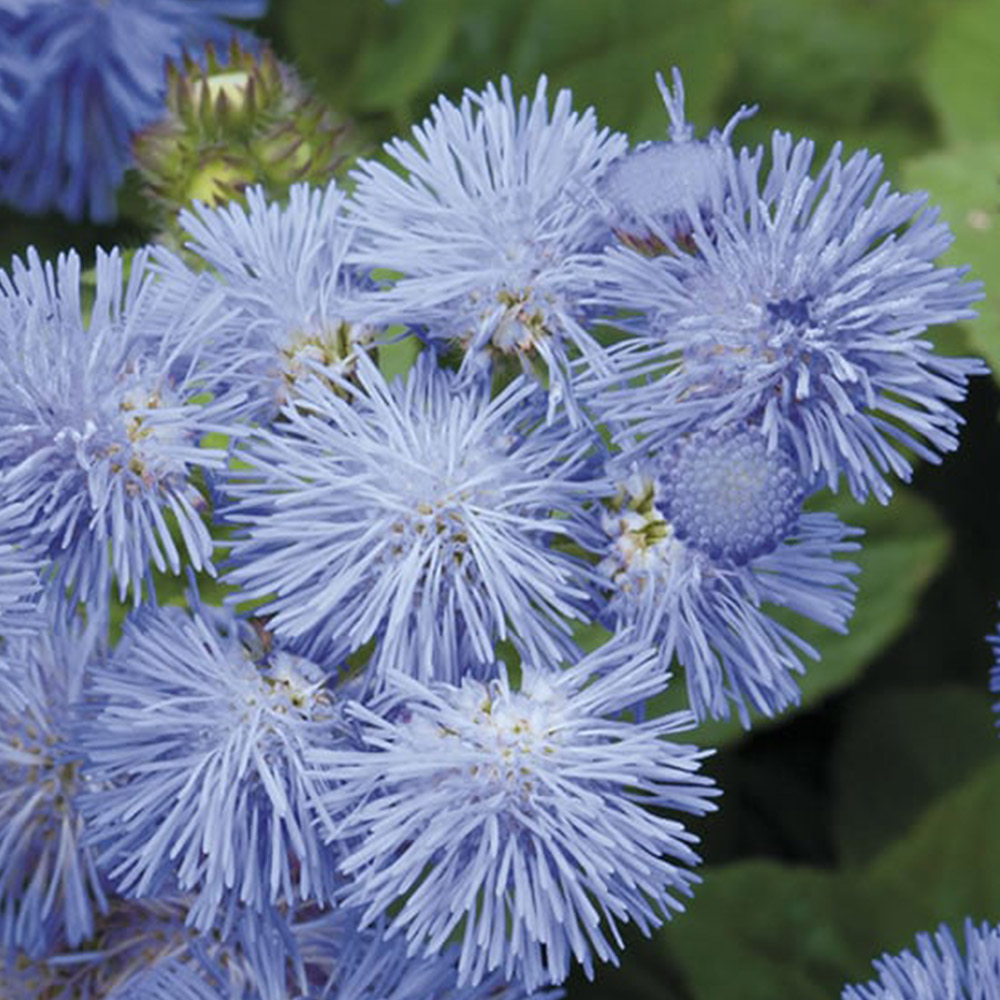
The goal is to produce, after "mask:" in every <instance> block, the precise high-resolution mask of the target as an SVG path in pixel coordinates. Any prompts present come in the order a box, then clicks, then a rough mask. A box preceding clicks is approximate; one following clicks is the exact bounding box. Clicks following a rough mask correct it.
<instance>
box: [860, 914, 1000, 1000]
mask: <svg viewBox="0 0 1000 1000" xmlns="http://www.w3.org/2000/svg"><path fill="white" fill-rule="evenodd" d="M874 966H875V971H876V972H877V973H878V979H873V980H872V981H871V982H868V983H864V984H857V985H851V986H845V987H844V991H843V993H842V994H841V1000H996V998H997V997H998V996H1000V928H997V927H992V926H990V925H989V924H986V923H984V924H981V925H980V926H978V927H977V926H976V925H975V924H974V923H973V922H972V920H971V919H968V918H967V919H966V921H965V949H964V954H963V952H962V950H961V949H960V947H959V945H958V944H957V943H956V942H955V938H954V936H953V935H952V932H951V930H950V929H949V928H948V926H947V925H946V924H942V925H941V926H940V927H939V928H938V930H937V931H936V932H935V933H934V934H933V935H931V934H928V933H922V934H918V935H917V948H916V953H914V952H913V951H911V950H909V949H907V950H905V951H902V952H900V953H899V954H898V955H889V954H885V955H883V956H882V957H881V958H878V959H876V960H875V962H874Z"/></svg>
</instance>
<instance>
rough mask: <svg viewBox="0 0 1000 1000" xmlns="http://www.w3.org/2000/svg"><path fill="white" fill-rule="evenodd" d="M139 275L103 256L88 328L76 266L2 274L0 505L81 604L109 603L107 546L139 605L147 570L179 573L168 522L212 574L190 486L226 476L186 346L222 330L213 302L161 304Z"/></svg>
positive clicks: (142, 257)
mask: <svg viewBox="0 0 1000 1000" xmlns="http://www.w3.org/2000/svg"><path fill="white" fill-rule="evenodd" d="M146 268H147V256H146V254H145V253H144V252H139V253H137V254H136V256H135V258H134V259H133V261H132V269H131V274H130V276H129V277H128V279H127V280H126V279H124V278H123V264H122V258H121V256H120V254H119V253H118V252H117V251H115V252H112V253H111V254H107V255H106V254H103V253H101V254H99V255H98V259H97V289H96V298H95V301H94V303H93V306H92V308H91V312H90V320H89V323H87V322H85V321H84V319H83V311H82V307H81V301H80V260H79V258H78V257H77V256H76V255H75V254H72V253H71V254H69V255H66V256H61V257H60V258H59V259H58V261H57V262H56V265H55V266H54V267H53V266H52V265H51V264H48V263H42V261H41V260H40V259H39V258H38V256H37V254H35V253H34V252H33V251H32V252H29V256H28V262H27V265H25V264H23V263H22V262H21V261H20V260H18V259H15V261H14V265H13V269H12V272H11V273H10V274H7V273H5V272H0V498H2V499H3V502H4V503H5V504H7V505H13V508H16V509H18V510H21V511H22V512H24V514H25V516H26V517H27V518H28V520H29V522H30V523H29V524H28V525H27V527H25V529H24V538H25V539H26V540H31V541H32V544H37V545H38V546H39V547H41V549H42V550H43V552H44V553H45V555H47V557H48V558H49V559H54V560H57V571H58V573H59V574H60V579H61V580H62V581H63V582H64V583H65V584H67V585H69V586H72V587H76V588H77V589H78V593H79V597H80V598H81V599H82V600H86V599H88V598H89V597H91V596H92V595H93V596H95V597H96V598H97V599H100V598H101V597H102V596H103V594H104V593H105V591H106V589H107V583H108V573H109V565H108V548H109V545H110V549H111V565H110V569H111V570H113V572H114V575H115V577H116V578H117V580H118V584H119V591H120V594H121V596H122V597H124V596H125V594H126V592H127V590H128V588H129V587H131V588H132V591H133V596H134V598H135V601H136V603H138V601H139V593H140V584H141V583H142V581H143V578H144V577H145V576H146V575H147V573H148V571H149V566H150V564H151V563H152V564H153V565H155V566H156V567H157V568H158V569H159V570H161V571H166V570H167V569H168V568H169V569H170V570H171V571H172V572H174V573H178V572H180V569H181V555H180V552H179V551H178V547H177V545H176V544H175V542H174V540H173V537H172V535H171V532H170V530H169V528H168V525H167V521H166V518H165V515H167V514H169V515H172V516H173V517H174V518H175V519H176V522H177V524H178V526H179V528H180V531H181V535H182V538H183V543H184V548H185V550H186V555H187V560H188V562H189V563H190V564H191V565H192V566H193V567H194V568H195V569H197V570H200V569H203V568H204V569H209V568H210V562H209V560H210V556H211V552H212V546H213V543H212V540H211V538H210V537H209V535H208V531H207V530H206V528H205V526H204V525H203V524H202V521H201V518H200V515H199V508H200V507H201V506H203V504H204V500H203V498H202V496H201V494H200V493H199V492H198V490H197V488H196V487H195V486H194V485H193V483H192V480H191V473H192V471H193V470H194V469H195V468H196V467H198V466H207V467H212V466H216V467H217V466H220V465H222V464H223V463H224V460H225V454H224V453H223V452H221V451H219V450H212V449H208V448H201V447H199V441H200V439H201V436H202V435H203V434H204V433H205V432H206V431H208V430H216V429H219V427H220V423H221V426H222V427H223V428H224V427H225V423H224V417H223V414H224V412H225V410H224V408H223V407H222V406H221V405H218V404H209V405H201V404H200V403H197V402H194V399H195V397H196V396H198V394H199V393H201V392H203V391H204V390H205V389H206V383H205V381H204V380H203V379H202V378H201V376H200V375H199V374H198V372H197V353H196V351H194V349H193V347H192V345H193V344H195V343H197V341H198V339H199V338H201V337H202V336H204V333H205V331H206V330H211V329H212V327H213V326H215V325H217V324H218V323H219V322H220V320H221V319H222V317H223V314H222V313H221V300H220V299H219V298H218V297H215V298H213V299H207V300H205V301H203V302H200V303H196V304H194V305H192V306H191V307H190V308H177V306H176V304H173V303H171V304H165V303H164V302H163V300H162V297H161V292H160V289H159V287H158V286H157V285H156V284H155V283H154V282H153V281H152V280H151V278H150V275H149V274H148V272H147V269H146Z"/></svg>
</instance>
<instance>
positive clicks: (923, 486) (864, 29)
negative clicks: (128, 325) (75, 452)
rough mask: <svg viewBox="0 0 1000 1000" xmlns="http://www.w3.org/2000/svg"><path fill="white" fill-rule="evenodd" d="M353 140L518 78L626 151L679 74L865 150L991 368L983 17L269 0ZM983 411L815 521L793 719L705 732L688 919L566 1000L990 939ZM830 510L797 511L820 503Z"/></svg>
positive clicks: (785, 988)
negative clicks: (975, 300) (708, 791)
mask: <svg viewBox="0 0 1000 1000" xmlns="http://www.w3.org/2000/svg"><path fill="white" fill-rule="evenodd" d="M257 27H258V31H259V33H260V34H262V35H264V36H265V37H267V38H269V39H271V41H272V42H273V44H274V46H275V47H276V49H277V51H278V53H279V55H281V56H282V57H284V58H285V59H287V60H288V61H290V62H292V63H294V64H295V65H296V66H297V67H298V68H299V70H300V72H301V73H302V74H303V75H304V76H305V78H306V79H307V80H310V81H311V82H312V83H313V84H314V85H315V86H316V87H317V88H318V89H319V91H320V92H321V93H322V94H323V95H324V96H325V97H326V98H327V99H328V100H329V102H330V103H331V104H333V105H334V106H335V107H336V108H337V109H338V110H340V111H342V112H344V113H346V114H347V115H349V116H350V117H351V118H352V119H353V120H354V122H355V123H356V127H357V135H358V138H359V141H360V142H361V144H362V146H363V147H364V148H365V149H366V150H367V151H368V152H370V153H372V154H373V155H374V154H377V151H378V146H379V144H380V142H382V141H383V140H385V139H387V138H389V137H390V136H392V135H393V134H396V133H399V132H403V131H405V130H406V129H408V127H409V125H410V124H411V123H412V122H414V121H416V120H419V119H420V118H421V117H422V116H423V115H424V113H425V112H426V109H427V107H428V104H429V103H430V102H431V101H432V100H433V99H434V98H435V97H436V96H437V95H438V94H439V93H442V92H443V93H445V94H448V95H450V96H452V97H457V96H459V95H460V93H461V91H462V89H463V87H465V86H469V87H473V88H480V87H481V86H482V85H483V84H484V83H485V82H486V81H487V80H491V79H496V78H498V77H499V76H500V75H501V74H503V73H507V74H509V75H510V76H511V77H512V79H513V81H514V84H515V89H516V90H521V91H523V90H529V89H532V88H533V86H534V83H535V80H536V79H537V77H538V75H539V74H540V73H546V74H548V76H549V78H550V82H551V86H552V89H553V90H554V89H556V88H559V87H570V88H572V90H573V92H574V94H575V100H576V104H577V106H578V107H583V106H585V105H589V104H592V105H594V106H595V107H596V109H597V111H598V115H599V117H600V118H601V120H602V121H603V122H604V123H605V124H607V125H610V126H612V127H614V128H618V129H623V130H627V131H629V132H630V134H631V135H632V136H633V138H634V139H636V140H640V139H651V138H663V137H665V132H666V125H667V120H666V115H665V112H664V109H663V106H662V102H661V100H660V97H659V94H658V92H657V90H656V87H655V85H654V82H653V74H654V72H655V71H656V70H658V69H659V70H663V71H664V72H669V69H670V67H671V66H673V65H676V66H678V67H680V69H681V70H682V72H683V74H684V80H685V85H686V89H687V96H688V112H689V117H690V118H691V119H692V120H693V121H694V123H695V124H696V125H697V127H698V128H699V131H702V132H703V131H705V130H707V129H708V128H710V127H712V126H719V127H721V126H722V125H724V124H725V122H726V121H727V120H728V118H729V117H730V115H731V114H732V113H733V112H734V111H735V110H736V109H737V108H738V107H739V105H740V104H743V103H757V104H759V105H760V111H759V113H758V114H757V116H756V117H755V118H754V119H752V120H751V121H749V122H747V123H745V124H743V125H741V126H740V127H739V129H738V131H737V141H738V142H742V143H747V144H754V143H757V142H761V141H765V140H766V139H767V137H768V136H769V134H770V132H771V130H772V129H774V128H781V129H786V130H789V131H791V132H793V133H795V134H797V135H806V136H811V137H813V138H814V139H815V140H816V141H817V143H818V146H819V152H820V154H821V155H825V153H826V152H827V151H828V150H829V149H830V148H831V147H832V145H833V144H834V143H835V142H842V143H843V144H844V147H845V150H846V151H848V152H849V151H851V150H853V149H857V148H860V147H867V148H869V149H872V150H876V151H879V152H881V153H882V154H883V155H884V157H885V161H886V172H887V175H888V177H889V178H890V179H891V180H892V181H893V183H895V184H897V185H901V186H904V187H907V188H925V189H927V190H929V191H930V192H931V196H932V201H933V202H934V203H936V204H938V205H940V206H941V210H942V212H943V213H944V216H945V217H946V218H947V219H948V221H949V222H950V223H951V225H952V228H953V230H954V232H955V235H956V242H955V247H954V248H953V250H952V251H951V252H950V254H949V262H953V263H954V262H962V263H968V264H970V265H971V267H972V272H973V274H974V275H975V276H976V277H978V278H981V279H983V280H984V281H985V282H986V284H987V289H988V297H987V299H986V301H985V302H984V303H983V305H982V310H981V312H982V315H981V318H980V319H979V320H977V321H976V322H975V323H970V324H967V325H966V326H964V327H962V328H949V329H946V330H942V331H937V332H935V334H934V338H935V340H936V341H937V343H938V344H939V347H940V349H941V350H942V351H945V352H949V353H967V352H973V353H979V354H982V355H984V356H985V357H986V358H987V359H988V360H989V361H990V363H991V364H992V365H993V367H994V369H995V370H997V371H1000V280H998V278H1000V0H629V2H622V0H464V2H463V0H401V2H399V3H397V4H394V5H390V4H387V3H384V2H383V0H271V10H270V12H269V14H268V16H267V17H266V18H265V19H264V21H262V22H260V24H259V25H258V26H257ZM142 236H143V234H142V232H141V230H140V229H139V228H138V227H136V226H135V225H131V224H130V223H129V222H128V220H127V219H125V220H122V222H120V223H119V224H118V225H116V226H115V227H108V228H98V227H92V226H76V227H74V226H70V225H69V224H67V223H65V222H64V221H63V220H61V219H59V218H57V217H44V218H31V219H29V218H25V217H22V216H19V215H18V214H17V213H16V212H14V211H12V210H11V209H9V208H8V209H0V258H2V260H3V261H4V262H6V261H7V260H8V259H9V257H10V255H11V254H13V253H21V252H23V249H24V247H25V246H27V245H28V244H30V243H34V244H36V245H37V246H38V247H39V249H40V250H41V251H42V253H43V254H50V255H51V254H55V253H56V252H58V251H59V250H60V249H64V248H67V247H69V246H75V247H77V248H78V249H79V250H81V252H83V253H84V254H85V255H89V254H91V253H92V251H93V248H94V246H95V245H97V244H103V245H109V244H111V243H114V242H126V243H135V242H137V241H138V240H140V239H141V238H142ZM998 411H1000V395H998V391H997V387H996V384H995V382H994V381H992V380H990V379H987V378H983V379H980V380H978V382H977V384H976V385H975V387H974V389H973V391H972V393H971V396H970V399H969V401H968V403H967V404H966V406H965V407H964V413H965V416H966V419H967V421H968V423H967V427H966V429H965V433H964V437H963V444H962V448H961V450H960V451H959V452H958V453H957V454H956V455H953V456H951V457H949V458H948V459H947V460H946V461H945V462H944V464H943V465H942V466H937V467H930V466H928V467H923V468H921V469H920V470H919V471H918V473H917V475H916V477H915V481H914V483H913V484H912V486H911V487H909V488H908V489H906V490H902V491H900V493H899V494H898V496H897V497H896V499H895V500H894V501H893V503H892V504H891V505H890V506H889V507H887V508H879V507H877V506H870V507H868V508H866V509H863V510H862V509H859V508H857V507H856V505H854V504H852V503H850V502H848V501H845V500H843V499H842V498H841V499H837V500H835V501H832V502H833V503H834V504H835V506H836V507H837V508H838V510H840V512H841V514H842V516H843V517H844V518H845V519H846V520H848V521H849V522H851V523H855V524H860V525H862V526H864V527H865V528H866V530H867V533H868V534H867V538H866V540H865V550H864V553H863V555H862V557H861V559H860V560H859V562H861V563H862V565H863V573H862V576H861V578H860V586H861V590H860V594H859V604H858V611H857V615H856V618H855V622H854V627H853V628H852V631H851V634H850V635H849V636H847V637H840V636H834V637H830V636H826V635H822V634H820V633H818V632H815V633H814V632H813V631H812V630H810V631H809V632H808V635H809V637H810V638H811V639H813V638H814V641H815V642H816V643H817V645H818V646H819V647H820V648H821V650H822V653H823V658H822V661H821V662H820V663H818V664H815V665H813V666H812V667H811V668H810V670H809V673H808V676H807V677H806V678H805V680H804V682H803V704H802V706H801V708H800V709H799V710H798V711H797V712H794V713H790V714H788V715H785V716H783V717H782V718H780V719H777V720H774V721H773V722H771V723H769V724H767V725H761V726H759V727H757V728H755V729H754V731H753V733H751V734H744V733H742V732H741V731H740V730H739V729H738V728H736V727H733V726H707V727H705V728H704V729H703V730H702V731H701V732H700V733H699V734H698V736H697V737H696V739H697V740H698V741H699V742H701V743H703V744H705V745H714V746H718V747H719V748H720V749H719V752H718V754H717V755H716V756H715V757H714V758H712V759H711V760H710V761H709V764H708V769H709V770H710V772H711V773H712V774H714V775H715V776H716V778H717V779H718V781H719V782H720V784H721V785H722V787H723V789H724V797H723V800H722V805H721V809H720V811H719V813H718V814H717V815H715V816H712V817H709V818H708V819H706V820H705V821H704V822H701V823H699V824H697V826H698V830H699V832H700V834H701V835H702V837H703V848H704V850H703V854H704V859H705V867H704V869H703V876H704V883H703V885H702V886H701V887H700V888H699V890H698V892H697V893H696V896H695V898H694V899H693V900H692V901H691V902H690V904H689V907H688V912H687V913H686V914H684V915H683V916H681V917H679V918H677V919H676V920H674V921H673V922H672V924H671V925H670V926H668V927H667V928H666V929H665V930H663V931H662V932H660V933H659V934H657V935H656V936H654V938H652V939H651V940H649V941H645V940H643V939H642V938H641V937H639V936H635V935H633V936H632V938H630V940H629V946H628V948H627V950H626V952H625V954H624V957H623V961H622V968H621V969H620V970H615V969H613V968H610V967H609V968H601V969H600V970H599V972H598V975H597V978H596V982H595V983H593V984H588V983H587V982H586V981H584V980H583V979H582V978H580V979H579V980H577V979H574V980H573V981H572V983H571V985H570V989H569V996H570V997H571V998H585V997H592V998H599V997H636V998H650V1000H653V998H667V1000H670V998H677V1000H730V998H732V1000H758V998H760V1000H764V998H767V1000H775V998H782V1000H813V998H816V1000H819V998H829V997H837V996H839V994H840V990H841V987H842V985H843V984H844V983H845V982H848V981H855V980H860V979H866V978H868V977H869V975H870V970H871V966H870V962H871V959H872V958H874V957H875V956H876V955H878V954H879V953H881V952H882V951H886V950H888V951H897V950H899V949H900V948H902V947H904V946H907V945H909V944H910V943H911V942H912V938H913V935H914V934H915V933H916V932H917V931H919V930H923V929H927V930H930V929H933V928H935V927H936V926H937V925H938V924H939V923H940V922H942V921H948V922H950V923H951V924H952V926H953V927H955V928H956V929H958V925H959V922H960V921H961V920H962V919H963V918H964V917H965V916H966V915H968V916H971V917H973V918H974V919H976V920H988V921H990V922H993V923H997V922H1000V865H997V864H996V863H995V860H994V853H995V850H996V845H997V844H998V842H1000V754H998V749H1000V746H998V743H997V739H996V733H995V730H994V725H993V719H992V716H991V711H990V705H991V697H990V695H989V691H988V674H989V668H990V665H991V663H992V656H991V652H990V649H989V647H988V645H987V643H986V640H985V636H986V635H987V633H989V632H991V631H993V630H994V628H995V624H996V621H997V619H998V617H1000V613H998V612H997V608H996V602H997V599H998V598H1000V517H998V509H997V507H998V504H997V491H996V487H997V480H998V477H997V475H996V469H997V468H998V467H1000V465H998V463H1000V427H998V422H997V414H998ZM830 503H831V499H830V498H829V497H824V498H821V504H822V505H823V506H828V505H829V504H830Z"/></svg>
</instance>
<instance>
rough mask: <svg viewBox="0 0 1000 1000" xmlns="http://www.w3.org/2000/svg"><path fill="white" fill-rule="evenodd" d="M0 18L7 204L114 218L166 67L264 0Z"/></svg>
mask: <svg viewBox="0 0 1000 1000" xmlns="http://www.w3.org/2000/svg"><path fill="white" fill-rule="evenodd" d="M4 7H5V10H4V11H0V199H3V200H5V201H9V202H11V203H12V204H15V205H16V206H17V207H18V208H19V209H21V210H24V211H29V212H39V211H44V210H46V209H49V208H55V209H58V210H59V211H60V212H62V213H63V214H65V215H67V216H69V217H70V218H73V219H79V218H81V217H82V216H83V215H84V214H87V215H89V216H90V217H91V218H93V219H95V220H98V221H103V220H107V219H110V218H112V217H113V216H114V214H115V192H116V189H117V187H118V185H119V184H120V183H121V180H122V176H123V175H124V173H125V169H126V167H127V166H128V165H129V161H130V145H131V142H132V137H133V136H134V135H135V133H136V132H137V131H138V130H139V129H140V128H141V127H142V126H144V125H146V124H147V123H149V122H150V121H153V120H154V119H156V118H157V117H158V116H159V115H160V114H162V112H163V101H164V93H165V91H166V79H165V75H164V63H165V61H166V60H167V59H174V58H177V57H178V56H180V54H181V52H182V51H183V50H184V47H185V46H186V45H193V46H198V47H200V46H202V45H204V44H205V42H207V41H216V42H218V41H223V40H224V39H225V37H226V35H227V34H228V31H229V29H228V28H227V27H226V25H225V23H224V22H223V21H222V20H221V18H222V17H256V16H257V15H259V14H261V13H262V12H263V9H264V2H263V0H21V2H18V3H16V4H14V5H13V7H12V5H11V4H10V3H9V2H8V3H5V4H4Z"/></svg>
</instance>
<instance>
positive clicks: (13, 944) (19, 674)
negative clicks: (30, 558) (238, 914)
mask: <svg viewBox="0 0 1000 1000" xmlns="http://www.w3.org/2000/svg"><path fill="white" fill-rule="evenodd" d="M45 615H46V627H45V628H44V629H42V630H40V631H39V632H37V633H36V634H35V635H32V636H30V637H28V636H23V637H16V638H13V639H7V640H6V641H5V642H4V644H3V648H2V658H3V661H4V669H3V673H2V674H0V688H2V686H3V684H8V685H10V687H11V688H12V689H13V692H14V694H15V696H16V697H14V698H13V699H8V698H3V697H0V955H2V954H3V952H4V951H5V950H8V949H13V950H15V951H23V952H25V953H26V954H27V955H29V956H31V957H35V958H38V957H41V956H43V955H45V954H46V953H48V952H49V951H51V950H52V948H53V946H54V945H55V944H57V943H59V942H62V941H65V942H68V943H69V944H70V946H72V947H76V946H77V945H79V944H80V943H81V942H82V941H83V940H85V939H86V938H88V937H90V935H91V934H92V933H93V930H94V908H95V906H96V907H98V908H101V909H103V908H104V907H105V906H106V901H105V897H104V894H103V891H102V888H101V884H100V881H99V878H98V875H97V871H96V868H95V865H94V861H93V856H92V853H91V851H90V849H89V847H85V846H84V845H83V821H82V818H81V814H80V812H79V810H78V808H77V795H78V793H79V792H80V790H81V782H82V780H83V779H82V778H81V775H80V754H79V751H78V749H77V747H76V745H75V742H74V740H73V738H72V727H73V722H74V712H75V711H76V708H77V704H78V702H79V700H80V697H81V692H82V688H83V683H84V672H85V670H86V669H87V667H88V660H89V659H90V658H91V657H92V656H96V655H97V652H98V642H99V634H100V631H101V629H100V628H99V625H101V624H102V622H101V620H100V619H99V618H98V619H95V620H94V621H93V622H91V623H90V624H88V625H87V626H84V625H82V624H81V623H80V622H78V621H75V620H71V619H70V618H69V617H68V616H67V612H66V611H65V609H61V608H60V609H56V608H55V607H54V606H53V605H52V604H51V602H47V603H46V605H45Z"/></svg>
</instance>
